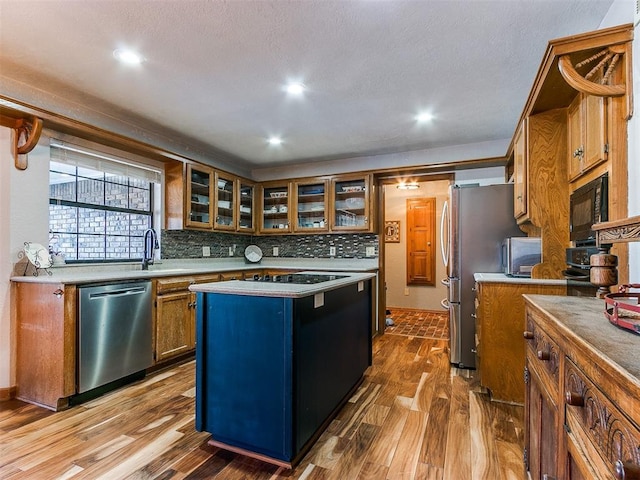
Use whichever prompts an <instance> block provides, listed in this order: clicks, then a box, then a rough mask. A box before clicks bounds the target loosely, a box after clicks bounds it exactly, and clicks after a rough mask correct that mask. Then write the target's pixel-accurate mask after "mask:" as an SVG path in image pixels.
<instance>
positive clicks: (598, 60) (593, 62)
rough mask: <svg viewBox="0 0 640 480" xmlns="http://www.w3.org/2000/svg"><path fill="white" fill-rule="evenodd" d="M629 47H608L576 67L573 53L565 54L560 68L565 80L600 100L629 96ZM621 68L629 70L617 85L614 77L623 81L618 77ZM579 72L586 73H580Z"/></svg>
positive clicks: (561, 58)
mask: <svg viewBox="0 0 640 480" xmlns="http://www.w3.org/2000/svg"><path fill="white" fill-rule="evenodd" d="M628 48H629V46H628V45H627V44H621V45H612V46H609V47H605V48H604V49H602V50H600V51H599V52H597V53H595V54H594V55H591V56H590V57H589V58H587V59H585V60H583V61H581V62H578V63H576V65H575V66H574V65H573V63H572V61H571V56H570V55H569V54H567V55H562V56H560V57H559V58H558V68H559V70H560V73H561V74H562V77H563V78H564V80H565V81H566V82H567V83H568V84H569V85H570V86H571V87H573V88H574V89H576V90H578V91H579V92H583V93H586V94H588V95H596V96H599V97H621V96H623V95H625V94H627V93H628V92H627V84H628V82H626V81H625V80H627V75H626V69H627V67H628V66H627V62H628V60H629V57H630V55H629V52H628ZM584 67H588V69H587V68H584ZM618 68H623V69H625V70H624V71H625V75H623V76H622V80H621V81H620V83H613V82H614V78H620V76H616V75H614V72H615V71H616V69H618ZM579 70H581V71H584V73H580V72H579ZM596 79H597V80H596Z"/></svg>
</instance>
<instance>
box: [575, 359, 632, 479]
mask: <svg viewBox="0 0 640 480" xmlns="http://www.w3.org/2000/svg"><path fill="white" fill-rule="evenodd" d="M564 383H565V385H564V387H565V389H564V390H565V402H566V424H567V427H568V431H569V432H570V435H572V436H574V437H582V439H586V440H588V441H577V442H576V443H577V444H578V445H584V446H586V448H588V449H589V450H593V449H595V451H596V452H597V454H598V455H599V456H600V457H601V458H602V461H603V462H604V464H605V465H606V468H607V470H608V471H609V472H610V473H611V474H612V475H613V476H614V477H615V478H625V476H620V473H618V474H616V471H618V472H620V471H622V470H623V469H624V471H625V472H626V478H637V477H631V476H630V472H632V471H633V472H634V473H636V474H637V473H638V472H640V450H639V448H638V446H639V445H640V430H639V429H638V427H637V425H635V424H634V423H633V422H631V421H630V420H629V419H628V418H627V417H626V416H625V415H624V414H623V413H622V412H621V411H620V410H619V409H618V408H617V407H616V406H615V405H614V404H613V403H612V402H611V401H610V400H609V399H608V398H607V396H606V395H605V394H604V393H603V392H602V391H600V389H598V387H596V386H595V385H594V384H593V382H591V380H590V379H589V378H588V377H587V376H586V375H585V374H584V372H582V371H581V370H580V369H579V368H578V367H577V366H576V365H575V364H574V363H573V362H572V361H571V360H570V359H568V358H567V359H565V382H564ZM578 440H580V439H579V438H578ZM590 453H591V452H583V455H585V456H586V457H587V458H592V459H593V455H589V454H590Z"/></svg>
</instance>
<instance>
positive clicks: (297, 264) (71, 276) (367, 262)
mask: <svg viewBox="0 0 640 480" xmlns="http://www.w3.org/2000/svg"><path fill="white" fill-rule="evenodd" d="M263 268H270V269H283V270H316V271H330V272H375V271H377V270H378V259H377V258H277V257H269V258H263V259H262V261H261V262H260V263H245V261H244V258H241V257H237V258H215V259H204V258H197V259H176V260H163V261H157V262H156V263H155V264H153V265H150V266H149V270H142V269H141V265H140V264H139V263H134V264H131V263H127V264H96V265H65V266H54V267H51V268H50V269H49V271H50V272H51V275H47V273H46V272H45V271H44V270H40V272H39V273H40V274H39V276H37V277H35V276H33V275H28V276H13V277H11V281H12V282H27V283H52V284H58V283H63V284H84V283H95V282H111V281H121V280H139V279H150V278H156V277H176V276H183V275H201V274H207V273H220V272H228V271H240V270H256V269H263Z"/></svg>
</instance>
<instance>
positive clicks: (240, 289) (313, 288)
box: [189, 271, 375, 298]
mask: <svg viewBox="0 0 640 480" xmlns="http://www.w3.org/2000/svg"><path fill="white" fill-rule="evenodd" d="M299 273H304V274H310V275H313V274H316V275H338V276H341V277H342V278H338V279H335V280H328V281H326V282H321V283H312V284H295V283H280V282H255V281H251V280H229V281H226V282H213V283H200V284H197V285H191V286H190V287H189V290H191V291H193V292H203V293H224V294H228V295H249V296H252V297H284V298H301V297H308V296H309V295H315V294H317V293H320V292H326V291H329V290H335V289H336V288H340V287H344V286H345V285H351V284H353V283H357V282H361V281H364V280H369V279H370V278H373V277H375V273H355V272H344V271H341V272H327V271H304V272H299Z"/></svg>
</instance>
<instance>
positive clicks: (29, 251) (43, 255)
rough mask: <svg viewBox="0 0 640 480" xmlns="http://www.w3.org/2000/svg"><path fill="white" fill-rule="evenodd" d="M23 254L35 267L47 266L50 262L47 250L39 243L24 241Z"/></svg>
mask: <svg viewBox="0 0 640 480" xmlns="http://www.w3.org/2000/svg"><path fill="white" fill-rule="evenodd" d="M24 254H25V255H26V257H27V259H29V262H31V264H32V265H33V266H34V267H36V268H49V267H50V266H51V264H52V261H51V255H49V251H48V250H47V249H46V248H44V247H43V246H42V245H40V244H39V243H33V242H24Z"/></svg>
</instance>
